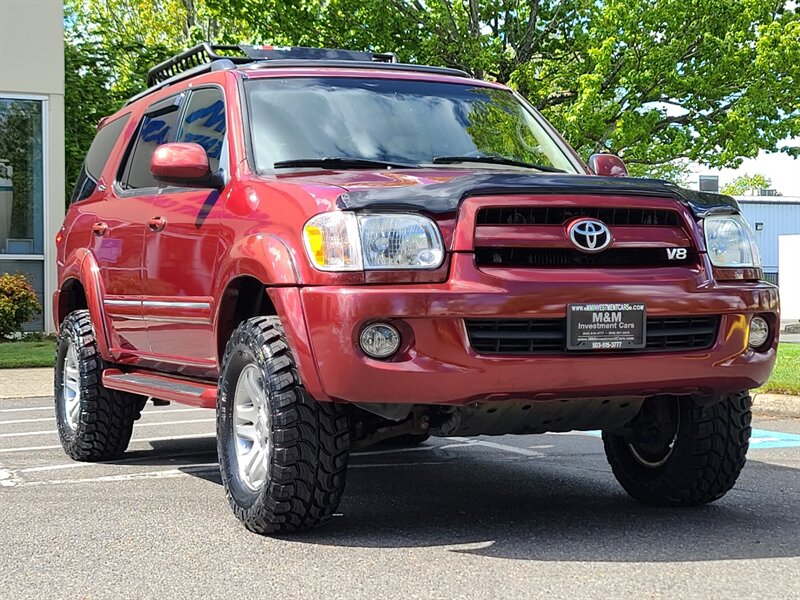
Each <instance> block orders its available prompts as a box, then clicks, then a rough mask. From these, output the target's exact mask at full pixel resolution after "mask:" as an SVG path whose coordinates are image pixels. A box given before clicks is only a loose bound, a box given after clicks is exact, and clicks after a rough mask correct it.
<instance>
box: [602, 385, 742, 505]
mask: <svg viewBox="0 0 800 600" xmlns="http://www.w3.org/2000/svg"><path fill="white" fill-rule="evenodd" d="M679 402H680V404H679V407H678V411H679V413H678V414H679V421H678V428H677V436H676V437H675V441H674V445H673V449H672V452H671V454H669V456H668V458H667V459H666V462H665V463H664V464H663V465H660V466H657V467H652V466H644V465H643V464H642V463H641V462H640V461H638V460H637V459H636V457H635V456H634V454H633V453H632V451H631V447H630V446H629V444H628V440H627V439H626V438H625V437H623V436H622V435H619V434H615V433H610V432H603V445H604V447H605V452H606V457H607V458H608V462H609V464H610V465H611V469H612V471H613V472H614V476H615V477H616V478H617V481H619V483H620V484H621V485H622V487H623V488H625V491H626V492H628V494H630V495H631V496H632V497H634V498H636V499H637V500H639V501H641V502H644V503H646V504H652V505H657V506H696V505H700V504H707V503H709V502H713V501H715V500H718V499H720V498H722V496H724V495H725V494H726V493H727V492H728V491H729V490H730V489H731V488H732V487H733V485H734V484H735V483H736V479H737V478H738V477H739V473H740V472H741V470H742V467H744V464H745V455H746V454H747V448H748V445H749V442H750V433H751V428H750V422H751V417H752V415H751V412H750V407H751V405H752V401H751V399H750V395H749V393H748V392H739V393H736V394H732V395H731V396H729V397H728V398H727V399H725V400H723V401H721V402H718V403H716V404H713V405H710V406H704V405H701V404H698V403H696V402H695V401H694V400H692V399H691V398H681V399H680V400H679Z"/></svg>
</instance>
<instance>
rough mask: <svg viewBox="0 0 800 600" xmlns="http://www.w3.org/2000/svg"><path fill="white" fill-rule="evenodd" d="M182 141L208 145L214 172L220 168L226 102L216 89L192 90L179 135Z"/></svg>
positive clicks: (207, 149)
mask: <svg viewBox="0 0 800 600" xmlns="http://www.w3.org/2000/svg"><path fill="white" fill-rule="evenodd" d="M178 141H179V142H194V143H196V144H200V145H201V146H202V147H203V148H205V150H206V153H207V154H208V162H209V165H210V167H211V171H212V172H213V171H216V170H217V169H219V161H220V158H221V156H222V146H223V143H224V141H225V102H224V100H223V97H222V92H221V91H220V90H218V89H217V88H205V89H199V90H196V91H194V92H192V95H191V96H190V97H189V104H188V105H187V107H186V114H185V116H184V118H183V122H182V123H181V131H180V133H179V134H178Z"/></svg>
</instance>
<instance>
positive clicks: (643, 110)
mask: <svg viewBox="0 0 800 600" xmlns="http://www.w3.org/2000/svg"><path fill="white" fill-rule="evenodd" d="M69 3H70V4H72V5H75V8H76V10H78V12H79V13H80V15H81V16H80V18H79V19H77V20H76V24H77V26H79V27H82V28H84V29H86V30H87V31H91V32H93V35H95V36H97V38H98V40H100V41H101V42H102V44H103V46H104V47H105V48H107V49H109V50H110V49H114V50H115V51H116V53H117V57H116V59H115V60H116V62H115V65H114V69H115V72H116V78H117V79H116V81H115V82H114V89H116V90H131V89H138V88H140V87H141V86H142V85H143V83H142V82H143V77H144V73H145V72H146V69H147V67H148V66H150V65H152V64H154V62H155V59H156V58H157V57H159V56H167V55H169V54H171V53H172V52H173V51H175V50H176V49H179V48H182V47H185V46H187V45H189V44H190V43H193V42H196V41H199V40H201V39H213V40H215V41H226V42H231V41H255V42H260V43H274V44H288V45H308V46H325V47H346V48H354V49H367V50H375V51H396V52H397V53H398V55H399V57H400V59H401V60H404V61H409V62H420V63H431V64H443V65H448V66H454V67H458V68H461V69H464V70H466V71H468V72H469V73H470V74H472V75H474V76H477V77H485V78H489V79H494V80H496V81H499V82H502V83H508V84H509V85H511V86H512V87H514V88H516V89H517V90H519V91H520V92H521V93H522V94H523V95H525V96H526V97H528V98H529V99H530V100H531V102H532V103H533V104H534V105H535V106H537V108H539V109H540V110H541V111H542V112H543V113H544V114H545V116H546V117H547V118H548V119H550V120H551V121H552V122H553V124H554V125H555V126H556V127H557V128H558V129H559V130H561V131H562V132H564V134H565V136H566V137H567V139H568V140H569V141H570V143H571V144H572V145H573V146H575V147H576V149H577V150H578V151H579V152H580V153H581V154H582V155H584V156H586V155H588V154H590V153H592V152H596V151H607V152H613V153H616V154H618V155H619V156H621V157H622V158H623V159H625V160H626V162H628V164H629V165H630V167H631V171H632V172H634V173H636V174H656V175H658V174H667V175H669V176H677V177H680V176H681V173H682V172H684V171H685V168H684V165H685V163H686V162H687V161H697V162H701V163H704V164H706V165H709V166H713V167H736V166H738V165H739V164H740V163H741V160H742V158H743V157H753V156H755V155H756V154H757V153H758V151H759V150H761V149H768V150H773V151H774V150H776V149H779V150H782V151H784V152H788V153H791V154H794V155H798V156H800V147H781V148H779V145H780V143H781V140H784V139H787V138H792V137H797V136H800V8H798V6H797V4H793V3H787V2H785V0H604V1H603V2H597V1H596V0H480V1H479V0H280V1H279V0H156V1H149V0H148V1H146V0H85V2H78V0H69ZM145 51H146V53H145Z"/></svg>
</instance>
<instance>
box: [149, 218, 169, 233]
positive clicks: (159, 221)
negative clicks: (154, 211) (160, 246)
mask: <svg viewBox="0 0 800 600" xmlns="http://www.w3.org/2000/svg"><path fill="white" fill-rule="evenodd" d="M147 226H148V227H149V228H150V229H151V230H152V231H161V230H162V229H164V227H166V226H167V220H166V219H165V218H164V217H153V218H152V219H150V220H149V221H147Z"/></svg>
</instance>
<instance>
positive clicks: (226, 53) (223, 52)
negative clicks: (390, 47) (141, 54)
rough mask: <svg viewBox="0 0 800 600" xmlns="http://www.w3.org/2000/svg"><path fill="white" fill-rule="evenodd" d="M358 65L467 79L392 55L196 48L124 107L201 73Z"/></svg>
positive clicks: (160, 68) (158, 69)
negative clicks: (244, 68) (400, 60)
mask: <svg viewBox="0 0 800 600" xmlns="http://www.w3.org/2000/svg"><path fill="white" fill-rule="evenodd" d="M352 62H358V63H361V64H360V65H359V66H360V67H366V66H368V65H369V66H370V67H379V65H377V64H375V63H382V66H381V67H380V68H384V69H386V68H390V69H394V70H402V71H422V72H428V73H431V72H435V73H441V74H446V75H455V76H458V77H468V76H469V75H468V74H467V73H465V72H464V71H459V70H457V69H449V68H446V67H429V66H425V65H410V64H402V63H398V62H397V56H396V55H395V54H394V53H393V52H386V53H376V52H359V51H357V50H334V49H330V48H305V47H301V46H266V45H264V46H250V45H247V44H237V45H223V44H210V43H208V42H205V43H202V44H199V45H197V46H195V47H194V48H189V49H188V50H184V51H183V52H181V53H180V54H176V55H175V56H173V57H172V58H170V59H167V60H165V61H164V62H162V63H159V64H157V65H156V66H155V67H153V68H152V69H150V70H149V71H148V72H147V86H148V88H147V89H146V90H144V91H143V92H140V93H138V94H136V95H135V96H133V97H132V98H130V99H129V100H128V101H127V102H126V103H125V106H127V105H129V104H131V103H133V102H135V101H136V100H139V99H140V98H143V97H144V96H147V95H149V94H152V93H153V92H155V91H157V90H160V89H161V88H164V87H167V86H169V85H172V84H173V83H177V82H179V81H183V80H185V79H189V78H191V77H194V76H195V75H200V74H201V73H209V72H211V71H219V70H228V69H235V68H236V67H237V66H239V65H252V66H259V67H272V66H274V67H278V66H284V67H298V66H304V65H309V66H311V65H310V64H309V63H311V64H313V65H314V66H331V67H342V66H350V63H352Z"/></svg>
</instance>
